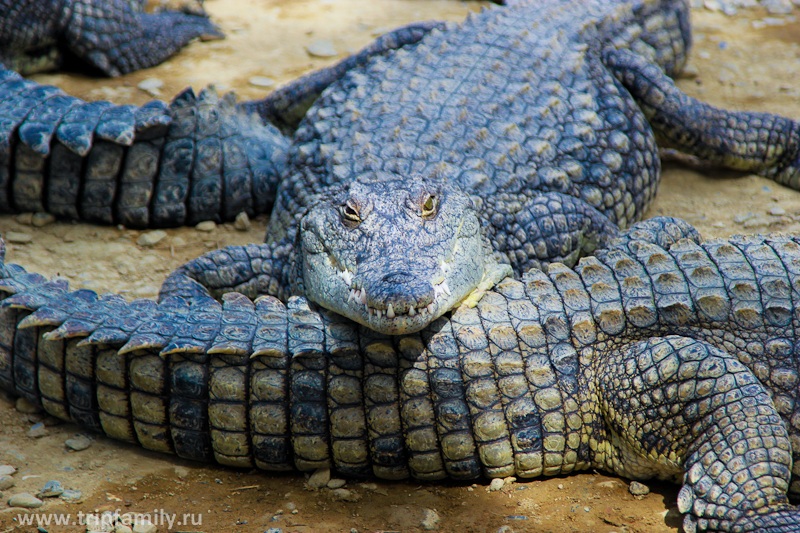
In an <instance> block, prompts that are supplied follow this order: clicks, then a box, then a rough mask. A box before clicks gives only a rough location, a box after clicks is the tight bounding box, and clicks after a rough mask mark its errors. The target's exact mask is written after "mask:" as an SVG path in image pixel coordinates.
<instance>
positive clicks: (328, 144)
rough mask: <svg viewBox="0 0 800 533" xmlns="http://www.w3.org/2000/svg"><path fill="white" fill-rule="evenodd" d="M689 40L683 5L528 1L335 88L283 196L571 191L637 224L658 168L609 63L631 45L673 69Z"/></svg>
mask: <svg viewBox="0 0 800 533" xmlns="http://www.w3.org/2000/svg"><path fill="white" fill-rule="evenodd" d="M689 40H690V37H689V29H688V9H687V6H686V4H685V3H684V2H675V1H660V2H657V1H640V2H612V1H605V0H600V1H598V0H594V1H592V2H578V1H573V2H569V1H568V2H564V1H546V2H524V3H520V5H515V6H514V7H513V8H495V9H490V10H486V11H484V12H482V13H480V14H475V15H472V16H470V17H468V19H467V20H466V21H465V22H464V23H462V24H461V26H460V27H459V28H458V29H456V30H445V31H439V30H434V31H432V32H431V33H430V34H429V35H427V36H426V37H425V38H423V39H422V40H421V42H419V43H418V44H415V45H413V46H407V47H405V48H402V49H400V50H397V51H395V52H392V53H389V54H386V55H384V56H378V57H375V58H374V59H373V60H372V61H370V62H368V63H367V65H366V66H364V67H363V68H358V69H353V70H352V71H351V72H349V73H348V74H347V75H345V76H343V78H342V79H341V80H340V81H339V82H337V83H335V84H333V85H332V86H331V87H329V88H328V89H327V90H326V91H325V92H324V93H323V95H322V97H321V98H320V99H319V100H318V101H317V102H316V104H315V105H314V106H313V107H312V108H311V109H310V110H309V112H308V114H307V116H306V118H305V120H304V121H303V122H302V123H301V125H300V127H299V129H298V131H297V134H296V139H295V144H294V146H293V148H292V151H291V154H290V161H292V163H293V167H292V172H293V173H292V172H290V174H289V175H290V176H291V177H290V178H289V181H288V183H287V184H286V186H285V191H286V194H287V195H295V194H296V195H298V196H299V197H300V198H299V203H300V204H301V205H302V204H303V203H304V201H303V195H306V194H315V193H318V192H320V191H321V190H324V189H325V188H327V187H329V186H331V185H332V184H334V183H337V182H341V181H345V180H351V179H358V178H359V177H361V176H368V177H370V178H372V177H373V176H374V175H376V174H377V175H378V176H379V177H380V176H381V175H385V176H397V175H409V174H421V175H424V176H434V177H440V178H443V179H448V180H453V181H455V182H456V183H458V184H459V185H460V186H461V187H462V188H463V189H464V190H470V191H473V190H474V191H476V192H477V193H479V194H480V195H481V196H483V197H490V196H492V195H495V194H499V193H506V194H509V195H521V194H522V195H530V194H532V191H540V192H545V191H558V192H562V193H566V194H570V195H572V196H575V197H578V198H583V199H585V200H586V201H587V202H588V203H589V204H590V205H592V206H593V207H595V208H597V209H598V210H600V211H602V212H604V213H606V214H608V215H609V217H610V218H611V219H612V220H614V221H615V222H617V223H618V224H619V225H621V226H623V227H624V226H627V225H628V224H630V223H631V222H633V221H635V220H636V219H638V218H639V217H640V216H641V213H642V212H643V210H644V208H645V207H646V206H647V205H648V204H649V202H650V201H651V199H652V197H653V195H654V193H655V184H656V182H657V178H658V172H659V166H658V165H659V162H658V157H657V153H656V148H655V142H654V139H653V136H652V133H651V132H650V129H649V127H648V126H647V122H646V120H645V118H644V116H643V115H642V113H641V112H640V110H639V109H638V107H637V106H636V104H635V102H634V100H633V99H632V98H631V97H630V95H629V94H628V93H627V91H626V90H625V89H624V88H622V87H621V85H620V84H619V83H618V82H617V81H616V80H615V78H613V76H612V75H611V74H610V73H609V72H608V70H607V69H605V68H604V67H603V66H602V65H601V63H600V53H601V51H602V49H603V48H604V47H606V46H615V47H633V48H637V49H640V50H642V51H643V53H645V54H646V56H647V57H650V58H652V59H653V60H654V61H656V62H658V64H659V65H660V66H662V68H665V69H667V70H669V71H674V70H675V69H676V68H678V67H679V66H680V65H682V63H683V61H684V56H685V53H686V51H687V49H688V46H689ZM609 126H610V127H609ZM295 182H297V183H302V187H300V186H298V185H296V184H295ZM295 200H297V199H295ZM289 204H291V202H290V201H289V200H288V199H287V205H289ZM295 205H296V204H295Z"/></svg>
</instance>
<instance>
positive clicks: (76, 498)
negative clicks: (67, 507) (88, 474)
mask: <svg viewBox="0 0 800 533" xmlns="http://www.w3.org/2000/svg"><path fill="white" fill-rule="evenodd" d="M61 499H62V500H64V501H65V502H67V503H81V502H82V501H83V494H81V491H79V490H70V489H67V490H65V491H64V492H62V493H61Z"/></svg>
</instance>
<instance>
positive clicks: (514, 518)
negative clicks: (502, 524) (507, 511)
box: [506, 514, 528, 520]
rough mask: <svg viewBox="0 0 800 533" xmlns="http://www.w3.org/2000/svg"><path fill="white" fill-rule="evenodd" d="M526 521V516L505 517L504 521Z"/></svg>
mask: <svg viewBox="0 0 800 533" xmlns="http://www.w3.org/2000/svg"><path fill="white" fill-rule="evenodd" d="M527 519H528V517H527V516H525V515H521V514H518V515H513V516H507V517H506V520H527Z"/></svg>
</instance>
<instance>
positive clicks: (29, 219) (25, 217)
mask: <svg viewBox="0 0 800 533" xmlns="http://www.w3.org/2000/svg"><path fill="white" fill-rule="evenodd" d="M14 220H16V221H17V222H18V223H20V224H22V225H23V226H33V213H31V212H30V211H29V212H27V213H20V214H19V215H17V216H15V217H14Z"/></svg>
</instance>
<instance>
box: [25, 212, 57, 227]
mask: <svg viewBox="0 0 800 533" xmlns="http://www.w3.org/2000/svg"><path fill="white" fill-rule="evenodd" d="M55 221H56V217H54V216H53V215H51V214H50V213H34V214H33V216H32V217H31V224H33V225H34V226H35V227H37V228H43V227H44V226H49V225H50V224H52V223H53V222H55Z"/></svg>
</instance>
